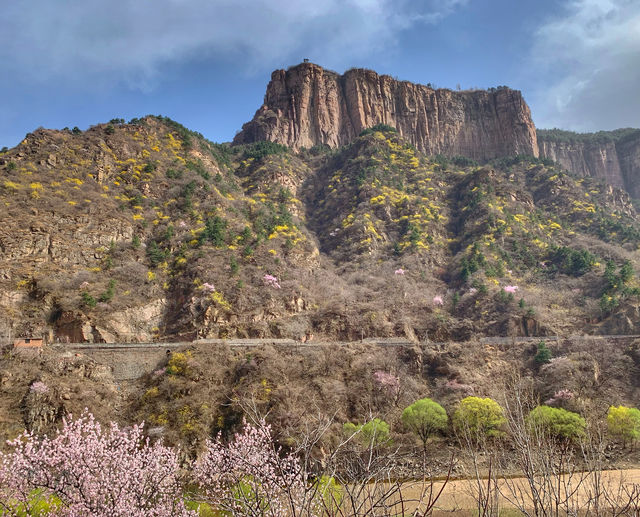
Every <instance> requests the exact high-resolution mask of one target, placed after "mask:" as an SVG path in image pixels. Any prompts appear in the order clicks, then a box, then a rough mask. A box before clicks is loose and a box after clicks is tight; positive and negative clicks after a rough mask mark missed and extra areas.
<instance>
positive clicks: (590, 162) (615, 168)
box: [538, 129, 640, 198]
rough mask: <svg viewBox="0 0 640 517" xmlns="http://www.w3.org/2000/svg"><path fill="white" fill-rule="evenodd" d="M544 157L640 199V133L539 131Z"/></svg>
mask: <svg viewBox="0 0 640 517" xmlns="http://www.w3.org/2000/svg"><path fill="white" fill-rule="evenodd" d="M538 146H539V151H540V157H541V158H548V159H550V160H553V161H555V162H557V163H559V164H560V165H562V166H563V167H564V168H566V169H567V170H568V171H570V172H573V173H574V174H577V175H579V176H590V177H594V178H599V179H602V180H604V181H605V182H606V183H607V184H609V185H612V186H614V187H620V188H623V189H625V190H626V191H627V192H628V193H629V194H630V195H631V197H634V198H640V184H639V183H638V178H639V177H640V130H628V129H621V130H616V131H607V132H604V131H601V132H599V133H591V134H589V133H586V134H577V133H571V132H568V131H559V130H550V131H548V130H539V131H538Z"/></svg>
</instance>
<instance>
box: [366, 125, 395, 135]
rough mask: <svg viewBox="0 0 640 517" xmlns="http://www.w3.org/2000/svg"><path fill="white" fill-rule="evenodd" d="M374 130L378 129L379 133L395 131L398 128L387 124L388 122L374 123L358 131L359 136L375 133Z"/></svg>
mask: <svg viewBox="0 0 640 517" xmlns="http://www.w3.org/2000/svg"><path fill="white" fill-rule="evenodd" d="M376 131H380V132H381V133H397V132H398V130H397V129H396V128H395V127H392V126H389V125H388V124H376V125H375V126H371V127H368V128H366V129H364V130H362V132H361V133H360V136H364V135H370V134H372V133H375V132H376Z"/></svg>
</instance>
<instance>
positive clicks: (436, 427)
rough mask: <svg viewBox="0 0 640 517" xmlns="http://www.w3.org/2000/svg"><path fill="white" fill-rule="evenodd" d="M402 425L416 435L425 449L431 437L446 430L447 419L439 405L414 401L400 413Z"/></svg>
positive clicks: (422, 400) (429, 400) (426, 400)
mask: <svg viewBox="0 0 640 517" xmlns="http://www.w3.org/2000/svg"><path fill="white" fill-rule="evenodd" d="M402 423H403V424H404V425H405V427H407V428H408V429H410V430H411V432H413V433H415V434H416V435H418V437H419V438H420V439H421V440H422V444H423V446H424V448H425V449H426V447H427V441H428V440H429V438H430V437H431V436H433V435H434V434H436V433H439V432H444V431H445V430H446V429H447V425H448V423H449V418H448V417H447V412H446V411H445V410H444V408H443V407H442V406H441V405H440V404H438V403H437V402H434V401H433V400H431V399H430V398H424V399H420V400H417V401H415V402H414V403H413V404H411V405H410V406H409V407H407V408H406V409H405V410H404V411H403V412H402Z"/></svg>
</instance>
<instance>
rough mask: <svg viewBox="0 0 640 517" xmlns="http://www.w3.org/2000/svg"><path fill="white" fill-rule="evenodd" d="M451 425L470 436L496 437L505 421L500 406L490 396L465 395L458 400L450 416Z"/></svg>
mask: <svg viewBox="0 0 640 517" xmlns="http://www.w3.org/2000/svg"><path fill="white" fill-rule="evenodd" d="M452 422H453V427H454V429H455V430H456V432H458V433H461V434H466V433H469V435H471V437H472V438H482V437H485V436H486V437H496V436H500V435H501V434H502V431H501V430H500V428H501V427H502V426H503V425H504V424H505V423H506V419H505V417H504V411H503V409H502V407H500V405H499V404H498V403H497V402H496V401H495V400H492V399H490V398H480V397H466V398H464V399H462V400H461V401H460V404H459V405H458V408H457V409H456V411H455V413H454V414H453V417H452Z"/></svg>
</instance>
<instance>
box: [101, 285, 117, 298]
mask: <svg viewBox="0 0 640 517" xmlns="http://www.w3.org/2000/svg"><path fill="white" fill-rule="evenodd" d="M115 287H116V281H115V280H109V287H107V290H106V291H104V292H103V293H102V294H101V295H100V301H101V302H103V303H106V302H110V301H111V300H112V299H113V295H114V294H115Z"/></svg>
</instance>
